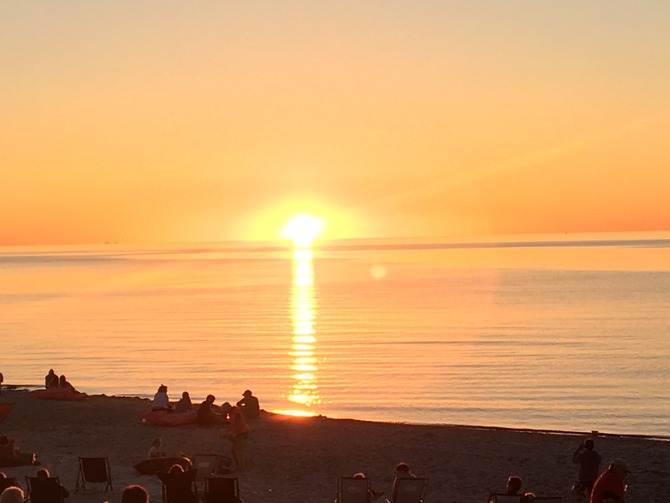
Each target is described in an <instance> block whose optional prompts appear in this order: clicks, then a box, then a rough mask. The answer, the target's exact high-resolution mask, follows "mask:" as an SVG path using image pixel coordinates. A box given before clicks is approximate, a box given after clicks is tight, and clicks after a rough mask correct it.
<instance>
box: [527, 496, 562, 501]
mask: <svg viewBox="0 0 670 503" xmlns="http://www.w3.org/2000/svg"><path fill="white" fill-rule="evenodd" d="M536 501H537V502H539V503H563V496H535V497H534V498H533V503H535V502H536Z"/></svg>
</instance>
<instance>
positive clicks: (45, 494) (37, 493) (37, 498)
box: [26, 477, 65, 503]
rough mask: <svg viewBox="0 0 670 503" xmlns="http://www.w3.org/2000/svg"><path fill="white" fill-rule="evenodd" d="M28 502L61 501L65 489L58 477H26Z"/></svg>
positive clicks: (48, 502) (49, 502) (63, 499)
mask: <svg viewBox="0 0 670 503" xmlns="http://www.w3.org/2000/svg"><path fill="white" fill-rule="evenodd" d="M26 487H27V488H28V497H29V498H30V503H63V502H64V501H65V490H64V489H63V486H61V485H60V479H59V478H58V477H49V478H45V477H26Z"/></svg>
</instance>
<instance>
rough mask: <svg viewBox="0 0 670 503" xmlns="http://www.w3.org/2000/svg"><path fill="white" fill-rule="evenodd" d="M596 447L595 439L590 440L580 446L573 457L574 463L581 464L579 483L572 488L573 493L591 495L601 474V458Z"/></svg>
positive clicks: (578, 475) (578, 476)
mask: <svg viewBox="0 0 670 503" xmlns="http://www.w3.org/2000/svg"><path fill="white" fill-rule="evenodd" d="M594 447H595V444H594V442H593V439H591V438H588V439H586V440H584V441H583V442H582V443H580V444H579V447H577V450H576V451H575V452H574V454H573V455H572V462H573V463H579V472H578V474H577V483H576V484H575V485H574V486H573V487H572V490H573V492H575V493H577V494H581V495H584V494H585V493H586V494H591V489H593V484H594V483H595V481H596V479H597V478H598V475H599V474H600V461H601V458H600V454H598V452H597V451H596V450H595V448H594Z"/></svg>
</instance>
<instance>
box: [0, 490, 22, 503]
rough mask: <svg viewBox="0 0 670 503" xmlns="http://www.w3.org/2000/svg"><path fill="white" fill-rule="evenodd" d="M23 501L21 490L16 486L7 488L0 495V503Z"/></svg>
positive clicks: (20, 502)
mask: <svg viewBox="0 0 670 503" xmlns="http://www.w3.org/2000/svg"><path fill="white" fill-rule="evenodd" d="M25 499H26V495H25V493H24V492H23V489H21V488H20V487H16V486H9V487H7V488H5V490H4V491H2V494H0V503H24V501H25Z"/></svg>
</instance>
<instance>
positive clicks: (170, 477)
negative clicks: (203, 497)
mask: <svg viewBox="0 0 670 503" xmlns="http://www.w3.org/2000/svg"><path fill="white" fill-rule="evenodd" d="M197 474H198V470H197V469H193V470H186V471H185V472H177V473H165V472H161V473H157V474H156V475H157V476H158V478H159V479H160V480H161V482H162V483H163V487H162V493H163V503H198V500H199V496H198V488H197V487H196V485H195V477H196V475H197Z"/></svg>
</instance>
